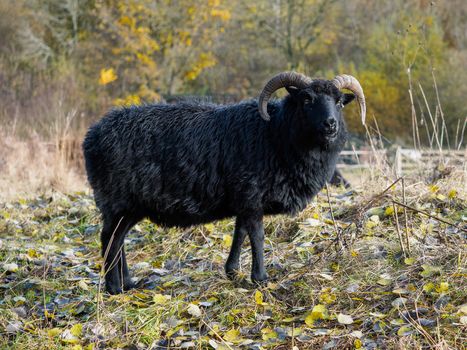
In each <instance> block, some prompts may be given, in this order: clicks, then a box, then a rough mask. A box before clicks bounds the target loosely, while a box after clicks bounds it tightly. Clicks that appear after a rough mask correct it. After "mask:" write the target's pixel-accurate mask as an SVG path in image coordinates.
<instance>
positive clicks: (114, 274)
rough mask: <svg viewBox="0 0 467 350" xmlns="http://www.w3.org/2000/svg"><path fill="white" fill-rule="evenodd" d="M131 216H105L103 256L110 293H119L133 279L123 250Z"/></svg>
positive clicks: (130, 223)
mask: <svg viewBox="0 0 467 350" xmlns="http://www.w3.org/2000/svg"><path fill="white" fill-rule="evenodd" d="M131 226H132V222H131V221H130V219H129V218H126V217H124V216H123V217H118V218H116V217H115V218H110V219H106V218H104V227H103V229H102V234H101V242H102V256H103V257H104V260H105V261H104V271H105V287H106V290H107V291H108V292H109V293H110V294H119V293H121V292H122V290H123V289H124V288H125V284H126V283H127V282H128V281H131V278H130V275H129V272H128V265H127V263H126V259H125V255H124V252H123V243H124V239H125V234H126V233H127V232H128V230H129V229H130V228H131Z"/></svg>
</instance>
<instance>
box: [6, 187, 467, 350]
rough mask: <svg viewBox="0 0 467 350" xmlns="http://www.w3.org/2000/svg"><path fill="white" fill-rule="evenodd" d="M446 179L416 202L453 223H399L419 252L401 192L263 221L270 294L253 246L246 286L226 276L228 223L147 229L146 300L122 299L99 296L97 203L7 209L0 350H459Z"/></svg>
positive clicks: (139, 254) (464, 317)
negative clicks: (2, 347)
mask: <svg viewBox="0 0 467 350" xmlns="http://www.w3.org/2000/svg"><path fill="white" fill-rule="evenodd" d="M443 181H445V182H440V183H439V184H437V189H436V192H435V193H434V192H433V189H432V187H430V186H427V185H424V184H420V183H416V184H415V185H414V186H413V187H412V192H408V197H407V198H408V203H409V204H410V205H411V206H413V207H415V208H420V209H423V210H424V211H427V212H429V213H431V214H433V216H442V217H443V218H444V219H445V220H447V221H449V222H454V223H456V224H457V225H456V226H448V225H447V224H445V223H443V222H440V221H437V220H435V219H433V218H431V217H427V216H425V215H421V214H420V213H417V212H410V213H409V214H408V215H407V216H406V217H405V216H404V214H403V212H402V211H401V212H400V213H398V215H399V218H398V219H399V225H400V228H401V230H402V231H403V233H404V235H405V231H406V230H407V233H408V234H409V236H408V237H407V240H408V243H409V244H410V253H408V249H407V248H408V247H407V246H404V245H406V244H407V242H406V238H405V237H402V238H403V241H402V243H401V240H400V236H398V233H397V228H396V223H395V211H394V206H393V204H392V198H399V200H400V197H397V193H395V192H397V191H396V190H390V191H388V192H386V193H385V194H384V195H382V196H379V195H378V194H373V196H371V195H370V194H368V193H363V192H359V191H351V192H343V189H332V190H331V191H330V200H329V202H328V199H327V196H326V194H325V193H321V194H320V195H319V196H318V197H317V199H316V200H314V201H313V202H312V203H311V204H310V205H309V207H308V208H307V209H306V210H305V211H304V212H302V213H301V214H300V215H299V216H298V217H295V218H291V217H284V216H277V217H270V218H267V219H266V221H265V231H266V237H267V238H266V242H265V250H266V252H265V257H266V262H267V263H268V266H267V268H268V272H269V274H270V275H271V280H270V282H269V283H268V284H267V285H265V286H262V287H257V286H255V285H253V284H252V283H251V282H249V280H248V278H247V277H248V275H249V273H248V271H249V267H250V266H251V257H250V254H251V252H250V248H249V245H247V244H246V245H245V247H244V249H243V252H242V265H241V272H240V278H239V279H238V280H236V281H233V282H232V281H230V280H228V279H226V277H225V275H224V271H223V264H224V262H225V259H226V258H227V256H228V252H229V246H230V244H231V240H232V230H233V226H234V221H233V220H224V221H220V222H216V223H212V224H208V225H204V226H196V227H193V228H190V229H183V230H179V229H167V228H162V227H159V226H157V225H154V224H152V223H150V222H148V221H143V222H141V223H139V224H138V226H137V227H135V228H133V230H132V231H131V232H130V234H129V235H128V237H127V238H126V245H127V256H128V259H129V263H130V268H131V270H132V273H133V276H134V278H135V280H136V281H137V282H138V286H139V288H137V289H135V290H132V291H129V292H127V293H125V294H122V295H117V296H110V295H107V294H106V293H105V292H104V290H103V285H102V274H101V273H102V271H101V270H102V259H101V257H100V247H99V246H100V245H99V231H100V227H101V226H100V225H101V223H100V218H99V214H98V211H97V209H96V207H95V204H94V201H93V199H92V197H90V196H89V195H87V194H85V193H74V194H69V195H64V194H59V193H55V194H54V195H53V196H51V197H45V196H39V197H37V198H32V199H28V200H26V199H20V200H17V201H16V202H10V203H0V257H1V259H0V342H1V343H2V344H8V346H17V347H19V348H26V347H30V348H34V349H46V348H48V349H50V348H67V347H69V348H73V349H104V348H105V349H166V348H172V347H176V348H182V349H185V348H186V349H188V348H214V349H221V350H222V349H237V348H245V349H260V348H278V349H282V348H298V349H301V348H321V349H333V348H337V347H343V348H355V349H376V348H381V347H385V346H386V347H391V346H394V347H396V344H399V345H400V344H411V345H410V346H414V347H417V346H423V347H427V346H428V347H435V346H438V347H439V348H443V347H442V346H441V345H442V344H444V346H445V348H449V347H450V348H460V347H461V346H462V344H465V343H466V337H465V334H466V332H465V330H466V328H465V327H466V324H467V307H466V305H467V304H466V303H467V292H466V289H467V286H466V283H465V280H466V279H465V277H466V273H467V271H466V261H467V257H466V249H465V248H466V236H465V234H464V231H463V229H464V230H465V227H466V217H467V210H466V202H465V197H462V196H465V193H463V192H462V191H461V188H462V187H461V186H457V187H456V188H457V190H456V191H455V192H454V191H453V190H452V188H453V187H454V186H453V185H452V181H451V182H448V181H447V180H443ZM380 188H384V186H381V187H380ZM368 203H371V205H368ZM330 205H331V207H332V208H333V209H334V214H335V222H334V221H333V220H332V217H331V216H330V207H329V206H330ZM396 209H397V210H399V209H398V207H396ZM336 228H337V230H339V232H338V233H339V234H337V233H336ZM339 239H340V240H342V241H343V242H341V243H343V244H342V245H341V244H338V243H339V242H338V240H339ZM402 247H404V248H406V249H407V251H403V250H402ZM404 253H405V254H404ZM241 277H243V278H241ZM391 344H392V345H391ZM440 344H441V345H440ZM407 346H409V345H407Z"/></svg>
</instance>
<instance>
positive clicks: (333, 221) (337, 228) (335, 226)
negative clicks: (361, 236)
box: [326, 183, 344, 250]
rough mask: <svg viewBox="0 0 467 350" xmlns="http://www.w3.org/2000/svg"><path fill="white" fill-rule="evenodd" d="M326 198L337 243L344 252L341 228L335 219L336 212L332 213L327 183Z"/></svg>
mask: <svg viewBox="0 0 467 350" xmlns="http://www.w3.org/2000/svg"><path fill="white" fill-rule="evenodd" d="M326 196H327V199H328V204H329V210H330V211H331V219H332V223H333V224H334V229H335V230H336V239H337V243H339V246H340V248H341V249H342V250H343V249H344V244H343V243H342V239H341V238H342V237H341V234H340V231H339V227H337V223H336V220H335V219H334V212H333V211H332V206H331V198H330V197H329V187H328V184H327V183H326Z"/></svg>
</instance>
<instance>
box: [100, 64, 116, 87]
mask: <svg viewBox="0 0 467 350" xmlns="http://www.w3.org/2000/svg"><path fill="white" fill-rule="evenodd" d="M117 78H118V77H117V74H116V73H115V71H114V69H113V68H109V69H105V68H102V69H101V73H100V76H99V84H100V85H107V84H109V83H111V82H113V81H114V80H117Z"/></svg>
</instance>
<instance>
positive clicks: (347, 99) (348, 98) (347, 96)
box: [342, 94, 355, 106]
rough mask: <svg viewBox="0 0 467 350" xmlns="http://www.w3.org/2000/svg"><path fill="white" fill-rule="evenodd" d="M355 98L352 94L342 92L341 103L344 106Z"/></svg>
mask: <svg viewBox="0 0 467 350" xmlns="http://www.w3.org/2000/svg"><path fill="white" fill-rule="evenodd" d="M354 99H355V95H354V94H344V98H343V99H342V103H343V104H344V106H345V105H346V104H348V103H350V102H352V101H353V100H354Z"/></svg>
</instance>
